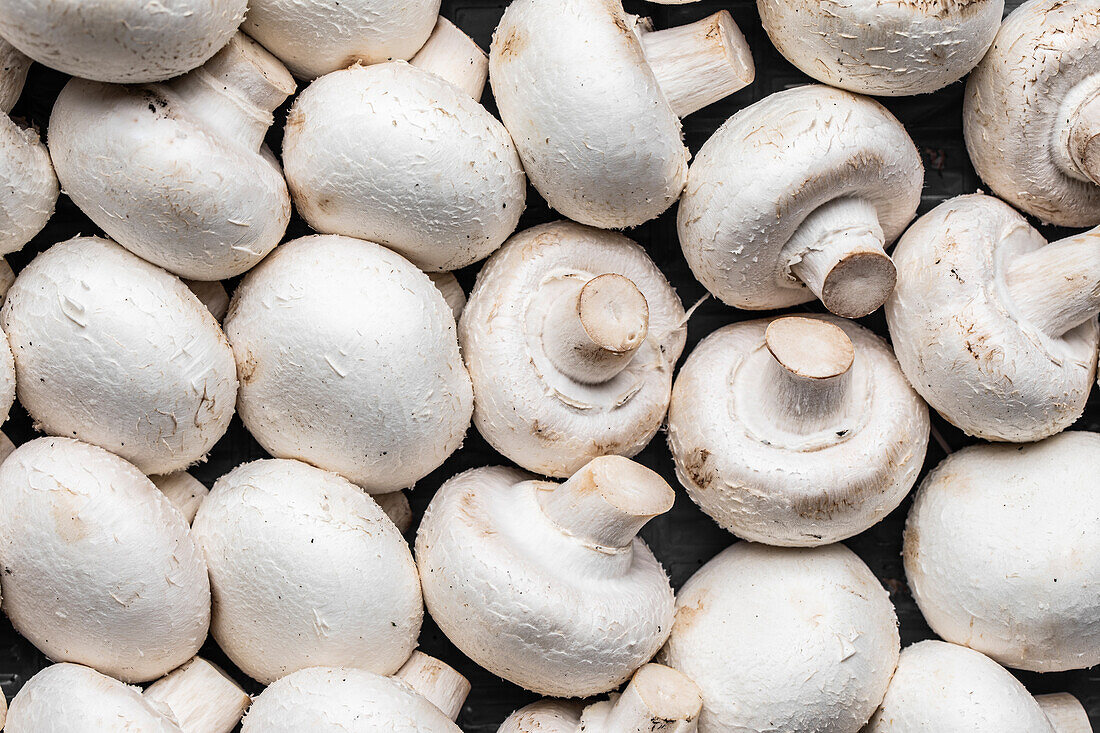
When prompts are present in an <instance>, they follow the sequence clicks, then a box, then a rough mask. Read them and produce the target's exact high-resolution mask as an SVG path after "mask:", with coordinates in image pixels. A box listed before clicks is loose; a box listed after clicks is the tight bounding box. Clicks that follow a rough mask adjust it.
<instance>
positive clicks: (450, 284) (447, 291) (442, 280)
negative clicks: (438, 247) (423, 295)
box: [427, 272, 466, 323]
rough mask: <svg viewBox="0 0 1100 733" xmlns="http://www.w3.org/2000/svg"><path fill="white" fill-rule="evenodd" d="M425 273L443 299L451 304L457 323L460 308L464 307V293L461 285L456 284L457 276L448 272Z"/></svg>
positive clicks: (460, 313) (460, 312)
mask: <svg viewBox="0 0 1100 733" xmlns="http://www.w3.org/2000/svg"><path fill="white" fill-rule="evenodd" d="M427 275H428V279H429V280H431V281H432V285H435V287H436V289H437V290H439V292H440V294H442V295H443V300H445V301H447V305H449V306H451V312H452V313H454V316H455V322H456V323H457V322H458V319H459V317H460V316H461V315H462V310H463V309H464V308H465V307H466V293H465V292H463V290H462V286H461V285H459V284H458V278H456V277H455V276H454V275H453V274H452V273H450V272H429V273H427Z"/></svg>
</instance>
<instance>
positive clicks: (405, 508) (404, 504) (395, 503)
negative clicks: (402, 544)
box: [371, 491, 413, 534]
mask: <svg viewBox="0 0 1100 733" xmlns="http://www.w3.org/2000/svg"><path fill="white" fill-rule="evenodd" d="M371 498H372V499H374V500H375V501H376V502H377V503H378V506H380V507H382V511H383V512H385V513H386V516H387V517H389V518H390V521H391V522H393V523H394V524H395V525H396V526H397V529H398V530H400V531H401V534H405V533H406V532H408V531H409V527H411V526H412V521H413V513H412V507H410V506H409V497H407V496H405V492H404V491H391V492H390V493H388V494H371Z"/></svg>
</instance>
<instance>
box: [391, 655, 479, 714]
mask: <svg viewBox="0 0 1100 733" xmlns="http://www.w3.org/2000/svg"><path fill="white" fill-rule="evenodd" d="M394 677H396V678H397V679H399V680H401V681H402V682H404V683H405V684H406V685H408V686H409V687H411V688H412V689H413V690H414V691H415V692H416V693H417V694H418V695H420V696H421V697H423V698H424V699H425V700H427V701H428V702H430V703H431V704H432V705H435V706H436V707H437V708H439V709H440V710H441V711H442V712H443V714H444V715H446V716H447V717H448V718H450V719H451V720H455V719H457V718H458V714H459V712H461V711H462V705H463V703H465V702H466V696H467V695H469V694H470V682H469V681H468V680H467V679H466V678H465V677H463V676H462V675H460V674H459V673H458V672H456V671H455V670H454V669H453V668H451V667H450V666H448V665H446V664H444V663H443V662H441V661H439V660H438V659H436V658H435V657H429V656H428V655H427V654H424V653H423V652H418V651H414V652H413V653H412V656H410V657H409V659H408V661H407V662H405V664H404V665H403V666H402V667H401V669H399V670H398V671H397V674H395V675H394Z"/></svg>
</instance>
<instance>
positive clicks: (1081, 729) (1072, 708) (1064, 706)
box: [1035, 692, 1093, 733]
mask: <svg viewBox="0 0 1100 733" xmlns="http://www.w3.org/2000/svg"><path fill="white" fill-rule="evenodd" d="M1035 702H1037V703H1039V707H1041V708H1042V709H1043V712H1044V713H1046V716H1047V719H1048V720H1049V721H1050V724H1051V727H1053V728H1054V733H1093V731H1092V722H1091V721H1090V720H1089V714H1088V713H1087V712H1085V707H1084V706H1083V705H1082V704H1081V701H1080V700H1078V699H1077V698H1076V697H1074V696H1073V695H1070V694H1069V693H1065V692H1055V693H1052V694H1049V695H1036V696H1035Z"/></svg>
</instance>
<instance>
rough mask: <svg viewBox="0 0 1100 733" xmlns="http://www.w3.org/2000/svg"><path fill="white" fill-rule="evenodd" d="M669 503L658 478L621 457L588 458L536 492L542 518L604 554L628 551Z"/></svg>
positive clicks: (670, 494) (667, 490)
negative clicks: (606, 550)
mask: <svg viewBox="0 0 1100 733" xmlns="http://www.w3.org/2000/svg"><path fill="white" fill-rule="evenodd" d="M675 498H676V496H675V494H674V493H673V491H672V489H671V488H669V485H668V484H667V483H665V480H664V479H663V478H661V477H660V476H659V475H658V474H656V473H654V472H653V471H651V470H649V469H648V468H646V467H645V466H642V465H640V464H638V463H635V462H634V461H632V460H630V459H629V458H623V457H622V456H600V457H599V458H593V459H592V460H591V461H589V462H588V463H587V464H585V466H584V467H583V468H582V469H581V470H579V471H577V472H576V473H575V474H573V476H572V477H571V478H569V479H568V480H566V481H565V482H564V483H561V484H554V483H549V482H548V483H545V484H543V485H541V486H540V490H539V492H538V502H539V506H540V507H541V508H542V511H543V513H544V514H546V516H547V517H549V518H550V520H551V521H552V522H554V524H556V525H557V526H558V527H559V528H560V529H562V530H563V531H564V532H565V533H566V534H568V535H571V536H573V537H577V538H579V539H580V540H582V541H583V542H585V543H587V544H589V545H592V546H596V547H606V548H621V547H627V546H629V545H630V543H631V541H632V540H633V539H634V537H635V536H637V534H638V531H639V530H640V529H641V528H642V527H643V526H645V523H646V522H648V521H649V520H650V519H652V518H653V517H656V516H657V515H659V514H664V513H665V512H667V511H668V510H669V509H671V508H672V503H673V501H674V500H675Z"/></svg>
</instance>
